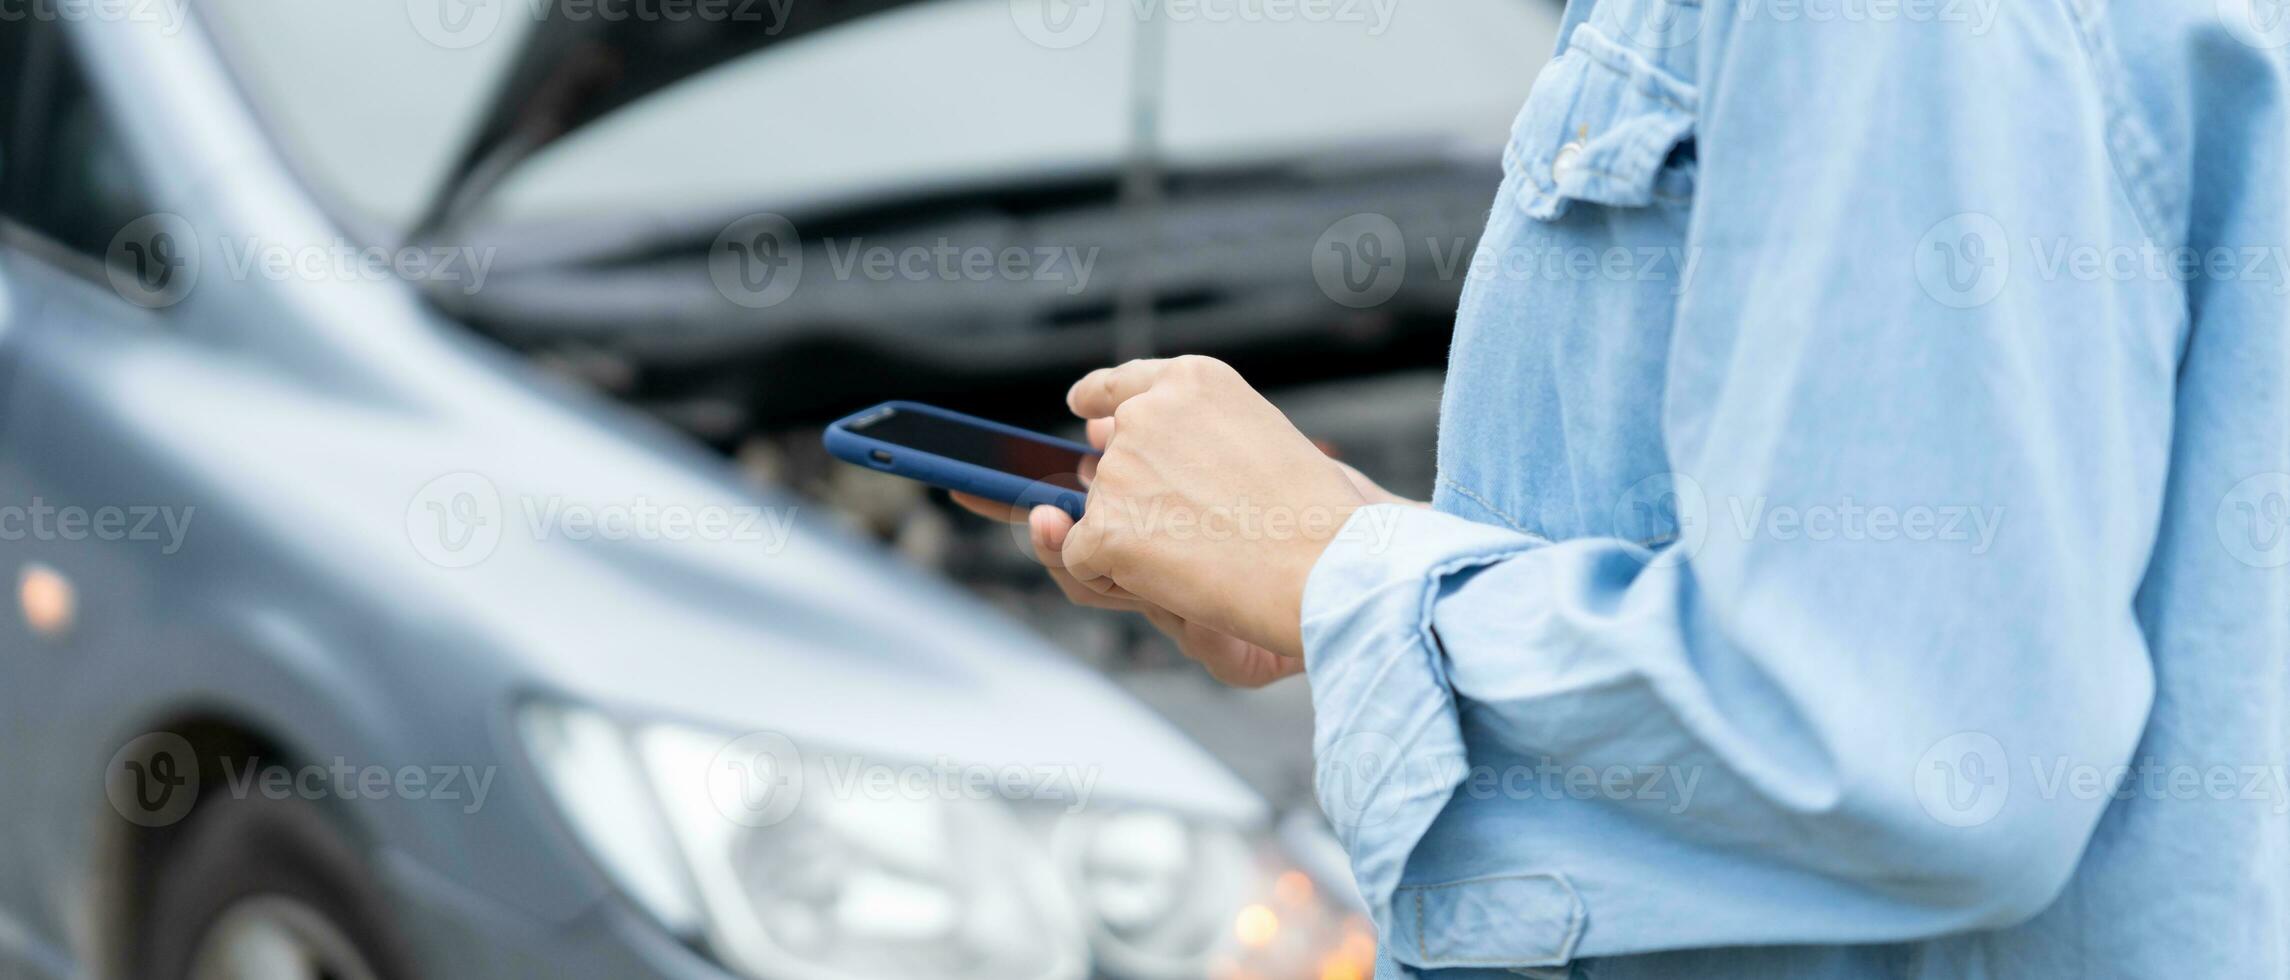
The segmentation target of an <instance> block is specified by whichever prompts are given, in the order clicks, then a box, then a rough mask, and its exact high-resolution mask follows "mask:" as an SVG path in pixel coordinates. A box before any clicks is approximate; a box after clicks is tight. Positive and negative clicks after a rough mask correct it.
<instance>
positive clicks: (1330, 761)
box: [1303, 504, 1580, 965]
mask: <svg viewBox="0 0 2290 980" xmlns="http://www.w3.org/2000/svg"><path fill="white" fill-rule="evenodd" d="M1548 543H1549V542H1547V541H1544V540H1542V539H1540V538H1535V537H1531V536H1528V535H1523V534H1520V533H1517V532H1514V531H1509V530H1505V529H1502V528H1498V527H1494V526H1492V525H1487V524H1478V523H1474V522H1471V521H1468V520H1465V519H1463V518H1460V517H1456V516H1454V515H1452V514H1445V513H1441V512H1438V511H1432V510H1426V509H1423V508H1418V507H1407V506H1401V505H1393V504H1379V505H1376V506H1372V507H1365V508H1361V509H1360V510H1359V511H1358V512H1356V513H1354V514H1353V515H1352V517H1351V519H1350V520H1349V521H1347V522H1345V524H1344V527H1343V529H1342V530H1341V531H1340V532H1339V533H1338V534H1337V537H1336V540H1335V541H1334V542H1333V543H1332V544H1330V545H1329V546H1328V550H1327V551H1326V552H1324V553H1323V554H1322V555H1321V556H1320V560H1319V562H1318V563H1317V564H1316V565H1314V566H1313V568H1312V574H1311V577H1310V578H1309V579H1308V580H1307V581H1306V583H1305V587H1304V603H1303V615H1304V618H1303V635H1304V665H1305V673H1306V675H1307V677H1308V678H1309V679H1310V681H1311V686H1312V706H1313V712H1314V731H1313V738H1312V747H1313V756H1314V759H1315V760H1316V765H1317V768H1316V771H1315V773H1314V776H1315V778H1314V789H1315V791H1316V792H1317V794H1318V796H1319V800H1320V807H1321V809H1322V810H1323V811H1325V812H1326V813H1327V815H1328V819H1329V822H1330V823H1331V824H1333V825H1334V827H1335V829H1336V836H1337V839H1338V840H1340V841H1341V842H1342V843H1343V845H1344V849H1345V851H1346V853H1348V854H1349V855H1350V857H1351V860H1352V871H1353V875H1354V877H1355V878H1357V879H1358V882H1359V887H1360V893H1361V896H1362V897H1363V898H1365V899H1366V901H1367V903H1368V908H1369V911H1370V914H1371V915H1372V916H1373V917H1374V918H1375V920H1376V926H1377V929H1378V931H1379V933H1380V934H1381V935H1383V936H1384V937H1385V941H1386V943H1399V944H1402V945H1409V944H1412V946H1413V947H1414V948H1411V949H1398V948H1395V949H1393V951H1392V952H1393V954H1394V956H1395V957H1397V958H1398V959H1400V960H1401V961H1402V962H1408V963H1413V964H1416V965H1431V964H1432V963H1434V962H1436V961H1438V960H1440V959H1442V957H1441V956H1439V955H1438V952H1437V950H1436V949H1434V947H1436V946H1438V945H1440V943H1439V942H1438V940H1439V939H1440V937H1438V936H1434V935H1427V934H1425V930H1424V926H1425V922H1424V921H1422V920H1420V919H1419V917H1417V916H1416V915H1415V914H1414V912H1415V908H1416V906H1417V904H1418V901H1417V900H1416V899H1413V898H1409V899H1407V901H1405V902H1404V903H1402V902H1396V901H1395V899H1401V898H1406V896H1402V895H1401V894H1400V891H1401V874H1402V872H1403V871H1404V870H1405V869H1406V865H1407V859H1408V855H1409V854H1411V853H1412V852H1413V851H1414V850H1415V847H1416V844H1417V843H1418V842H1419V841H1421V840H1422V839H1423V836H1424V834H1425V833H1426V832H1427V831H1428V830H1429V829H1430V827H1431V824H1432V821H1433V820H1435V819H1437V818H1438V816H1439V813H1440V811H1442V810H1444V809H1445V808H1446V806H1447V801H1448V798H1449V797H1450V796H1451V795H1452V793H1453V791H1454V789H1455V787H1456V786H1457V785H1459V784H1460V783H1461V782H1462V781H1463V779H1464V777H1465V776H1466V775H1467V773H1468V763H1467V761H1466V757H1465V750H1464V744H1463V736H1462V731H1461V727H1460V723H1459V721H1458V718H1457V714H1456V709H1455V695H1454V692H1453V691H1452V690H1451V689H1450V688H1449V686H1448V683H1447V676H1446V669H1445V665H1444V664H1443V662H1442V658H1441V655H1440V651H1439V647H1438V643H1437V639H1436V637H1435V636H1434V634H1433V631H1432V620H1431V615H1432V607H1433V603H1434V602H1435V600H1436V599H1437V598H1438V597H1439V595H1440V593H1441V590H1442V589H1443V588H1444V587H1445V586H1446V584H1447V583H1448V580H1449V579H1451V578H1453V577H1455V576H1459V575H1463V574H1466V573H1468V572H1470V571H1472V570H1474V569H1477V568H1480V567H1483V566H1486V565H1489V564H1492V563H1495V562H1499V561H1502V560H1504V559H1506V558H1510V557H1512V556H1515V555H1518V554H1520V553H1522V552H1526V551H1529V550H1532V549H1534V548H1537V547H1540V546H1542V545H1545V544H1548ZM1557 884H1558V885H1559V886H1561V888H1562V889H1563V885H1564V883H1563V882H1558V883H1557ZM1564 894H1565V895H1566V896H1567V897H1568V898H1569V899H1570V901H1569V902H1563V903H1557V904H1561V905H1568V906H1570V907H1573V908H1576V909H1578V908H1579V905H1578V903H1574V902H1572V901H1571V897H1572V892H1571V890H1565V891H1564ZM1399 904H1406V905H1407V906H1408V908H1406V909H1400V908H1398V907H1397V906H1398V905H1399ZM1553 911H1555V912H1557V913H1559V914H1558V915H1557V919H1559V920H1565V919H1567V916H1566V915H1565V914H1564V913H1565V911H1566V910H1563V909H1554V910H1553ZM1403 913H1405V914H1403ZM1579 932H1580V929H1579V920H1576V921H1572V922H1568V923H1566V927H1565V928H1559V929H1555V930H1552V931H1551V935H1549V936H1548V937H1545V938H1547V939H1548V940H1549V941H1548V942H1543V943H1540V944H1539V946H1540V948H1539V949H1537V950H1533V951H1529V950H1524V949H1522V950H1519V951H1518V952H1520V953H1522V954H1526V953H1531V954H1532V955H1528V956H1525V957H1524V959H1526V960H1530V961H1541V962H1544V963H1564V962H1566V960H1567V959H1568V958H1569V957H1571V955H1572V946H1573V943H1574V939H1575V938H1576V936H1577V935H1579ZM1518 965H1527V964H1526V963H1524V962H1522V963H1520V964H1518Z"/></svg>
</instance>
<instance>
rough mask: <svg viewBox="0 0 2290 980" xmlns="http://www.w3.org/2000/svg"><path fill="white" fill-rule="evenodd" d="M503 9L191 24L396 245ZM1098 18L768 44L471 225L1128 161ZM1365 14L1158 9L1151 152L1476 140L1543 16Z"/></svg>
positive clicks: (939, 15) (1126, 32)
mask: <svg viewBox="0 0 2290 980" xmlns="http://www.w3.org/2000/svg"><path fill="white" fill-rule="evenodd" d="M426 2H431V0H415V3H416V4H419V3H426ZM505 6H506V8H507V13H506V14H505V15H503V16H502V17H501V18H500V23H499V25H498V26H497V27H495V28H493V29H491V30H489V31H488V32H487V33H486V34H485V35H484V36H483V38H482V40H480V41H478V42H476V43H470V44H467V45H466V46H461V47H448V46H444V45H441V44H439V43H437V42H436V41H435V40H434V39H432V38H431V37H427V36H425V34H424V32H423V31H422V30H420V29H418V26H417V24H416V23H415V22H416V21H417V20H418V19H419V17H418V9H417V7H415V6H409V5H408V4H396V3H388V4H351V5H343V4H310V3H306V2H298V0H231V2H229V3H216V4H209V5H208V6H207V8H206V9H207V13H208V19H209V21H210V22H211V23H212V24H214V25H215V27H216V33H217V34H218V35H219V36H220V37H221V40H222V43H223V46H224V47H225V49H226V50H227V52H228V53H229V54H230V55H231V56H232V58H233V60H234V61H235V62H236V63H237V64H238V66H239V70H240V73H241V75H242V77H243V78H244V79H245V81H246V84H247V87H248V88H249V90H250V91H251V92H252V94H253V97H254V98H255V100H256V101H257V103H258V108H259V109H260V110H261V111H262V112H263V113H264V114H265V115H266V116H267V117H269V118H271V119H272V120H273V123H274V128H275V129H277V130H278V131H280V132H282V133H287V134H292V139H291V142H290V145H289V146H288V147H287V149H288V151H289V152H290V153H291V154H293V155H294V156H295V158H296V159H297V160H298V161H299V162H300V163H301V164H302V166H303V167H304V169H305V170H306V171H307V172H309V173H310V175H311V178H312V179H313V180H314V181H316V182H317V183H318V184H320V185H321V188H322V190H324V191H326V192H327V193H329V194H330V195H331V196H333V197H334V198H336V199H337V200H339V201H340V202H342V203H344V204H345V205H346V206H347V207H348V208H349V209H350V210H351V211H352V212H354V213H356V214H357V215H358V216H360V217H362V218H364V219H366V220H369V221H374V222H377V223H380V224H382V225H384V226H387V227H391V228H397V229H403V228H405V227H406V226H408V225H410V224H411V223H412V222H413V221H414V220H416V219H417V217H418V216H419V215H420V214H421V213H422V212H423V211H424V209H425V208H426V207H427V206H428V205H429V204H430V202H431V201H432V200H434V198H435V197H436V195H437V194H438V191H439V185H440V182H441V181H442V180H443V179H444V177H445V175H446V173H447V172H448V169H449V168H450V166H451V165H452V163H453V161H454V160H455V159H456V157H457V156H458V154H459V153H461V152H462V151H463V149H464V148H465V146H466V141H467V140H468V139H469V138H470V134H471V132H472V131H473V130H474V129H475V127H476V126H477V125H478V123H479V120H480V118H481V117H482V115H483V114H484V112H485V110H486V100H487V99H488V97H489V96H488V94H487V93H491V92H493V91H495V89H496V87H497V86H498V84H499V83H500V80H501V78H502V76H503V74H504V73H505V71H506V70H507V68H508V66H509V64H510V63H511V62H512V61H513V60H514V58H515V56H516V54H517V50H518V47H519V45H520V44H522V43H523V42H524V40H525V39H526V38H527V37H528V36H529V35H530V33H531V30H532V24H533V21H532V19H531V17H532V12H533V11H534V10H535V9H540V8H539V7H538V5H537V2H536V3H523V4H520V3H513V2H512V3H506V4H505ZM1337 6H1338V7H1343V6H1345V5H1337ZM1110 9H1112V10H1113V11H1114V13H1113V14H1112V15H1109V16H1107V17H1105V19H1104V21H1103V23H1102V25H1101V26H1099V27H1097V28H1095V29H1094V30H1093V31H1092V33H1091V35H1090V36H1089V37H1088V39H1087V41H1086V43H1082V44H1078V45H1075V46H1072V47H1070V48H1066V47H1057V46H1052V45H1045V44H1041V43H1037V42H1038V39H1037V38H1033V37H1029V35H1028V34H1027V33H1026V32H1025V31H1023V30H1021V29H1020V28H1019V27H1018V26H1017V25H1016V24H1014V22H1013V20H1014V18H1013V14H1012V6H1011V4H1010V3H1009V2H1008V0H934V2H925V3H919V4H916V5H914V6H911V7H907V8H903V9H899V10H895V11H892V12H889V13H884V14H878V15H874V16H871V17H866V18H863V19H861V20H859V21H857V22H854V23H850V24H846V25H843V26H839V27H835V28H832V29H829V30H826V31H823V32H820V33H819V34H816V35H811V36H806V37H801V38H794V39H790V40H788V41H786V42H783V43H779V44H774V45H772V46H770V47H768V48H767V49H765V50H763V51H761V52H759V53H756V54H752V55H749V56H746V57H742V58H738V59H734V60H733V61H731V62H729V63H727V64H724V65H721V66H718V67H715V68H712V69H708V70H706V71H702V72H700V73H698V74H697V75H696V76H695V77H694V78H692V79H690V80H687V81H685V82H683V83H680V84H678V85H675V86H671V87H670V88H668V89H666V90H664V91H662V92H660V93H657V94H655V95H653V96H650V97H647V98H644V99H642V100H641V101H640V102H639V103H638V104H636V105H633V106H631V107H629V108H627V109H625V110H622V111H619V112H615V113H612V114H610V115H608V116H606V117H605V118H603V119H601V120H598V121H597V122H595V123H593V124H591V125H589V126H587V127H585V128H583V129H582V130H580V131H577V132H575V133H573V134H571V135H569V136H568V137H566V138H564V139H561V140H559V141H557V142H555V143H553V144H551V145H550V146H548V147H547V148H545V149H544V150H542V151H541V152H540V153H539V154H537V155H536V156H534V157H533V158H532V159H529V160H527V161H525V162H524V163H523V164H522V165H521V166H519V167H518V168H517V170H516V171H515V172H514V173H512V174H511V175H510V176H509V177H508V178H507V179H506V180H505V181H503V182H502V183H501V185H500V186H498V187H497V188H496V189H495V191H494V193H493V194H492V196H491V199H490V200H489V202H488V204H487V205H486V207H485V209H484V213H485V216H486V217H487V218H488V219H491V220H495V221H507V222H510V223H516V222H520V221H524V220H528V219H539V218H551V219H553V218H578V217H590V216H603V215H612V214H624V213H632V212H633V213H644V212H654V211H659V212H669V213H691V212H702V213H704V212H708V211H725V210H731V209H736V208H745V207H753V206H757V205H767V204H771V203H773V202H776V201H781V200H809V199H817V198H822V197H832V198H839V199H845V200H848V199H851V198H853V197H857V196H864V195H867V194H870V193H875V192H888V191H894V190H900V189H906V188H911V187H914V186H917V185H938V184H944V183H948V182H960V181H963V180H966V179H983V178H990V177H992V176H994V175H1006V174H1012V173H1024V172H1030V171H1041V170H1060V169H1103V168H1111V167H1114V166H1118V165H1119V163H1120V162H1121V161H1122V160H1124V159H1126V158H1127V157H1128V156H1129V155H1131V153H1132V152H1133V150H1132V148H1133V147H1134V146H1135V145H1136V144H1135V139H1134V136H1133V132H1134V130H1133V125H1132V113H1131V109H1130V106H1131V103H1132V93H1133V92H1134V87H1133V77H1134V76H1133V70H1134V68H1135V65H1134V62H1133V56H1134V54H1135V53H1136V52H1137V51H1138V50H1139V43H1138V42H1139V37H1140V34H1141V31H1142V30H1143V29H1142V28H1141V27H1140V25H1139V21H1138V18H1137V17H1136V16H1135V15H1134V14H1132V13H1131V11H1132V10H1135V9H1145V8H1142V7H1138V6H1137V5H1132V4H1115V5H1112V6H1111V8H1110ZM1169 9H1170V10H1171V11H1175V10H1177V8H1175V7H1172V8H1169ZM1379 9H1386V10H1387V12H1385V13H1382V14H1379V13H1377V11H1378V10H1379ZM1356 10H1357V16H1356V18H1355V17H1343V16H1335V15H1331V17H1329V18H1328V19H1325V20H1301V21H1288V22H1268V23H1252V22H1248V21H1246V20H1230V19H1218V20H1208V19H1201V18H1198V17H1194V18H1181V17H1177V16H1175V15H1174V14H1173V13H1172V14H1169V15H1165V16H1164V20H1163V22H1161V23H1159V24H1158V25H1156V27H1155V28H1154V29H1157V30H1161V31H1164V32H1165V34H1164V38H1163V44H1162V50H1164V51H1165V52H1166V54H1165V59H1164V61H1163V65H1164V68H1163V72H1162V77H1163V81H1162V83H1161V85H1160V86H1159V90H1158V93H1157V94H1158V98H1157V102H1158V103H1159V106H1160V112H1159V118H1158V124H1157V125H1158V132H1157V139H1156V144H1155V147H1154V149H1155V152H1156V154H1157V155H1159V156H1161V157H1162V158H1164V159H1165V160H1167V161H1170V162H1172V163H1174V164H1176V165H1179V166H1182V165H1189V164H1196V163H1199V164H1207V163H1215V162H1222V161H1227V160H1246V159H1263V158H1267V157H1272V158H1280V157H1294V156H1298V155H1310V154H1312V153H1315V152H1319V153H1329V152H1334V150H1335V148H1342V147H1350V146H1356V145H1358V144H1360V143H1363V142H1377V143H1392V144H1399V145H1408V146H1414V147H1418V148H1423V149H1426V150H1433V149H1439V148H1444V147H1447V146H1449V145H1451V144H1453V143H1456V142H1458V141H1463V142H1469V143H1473V144H1482V145H1484V144H1492V143H1493V142H1495V141H1497V140H1499V139H1500V138H1501V137H1502V135H1503V133H1504V132H1505V131H1506V129H1507V127H1508V125H1509V123H1510V117H1511V115H1512V113H1513V111H1514V110H1515V109H1516V107H1517V104H1518V101H1519V98H1520V96H1521V93H1523V92H1524V91H1526V88H1527V86H1528V84H1529V83H1530V82H1531V81H1532V76H1533V73H1534V70H1535V69H1536V68H1537V67H1538V66H1539V65H1540V64H1541V63H1542V61H1543V58H1544V56H1545V54H1546V53H1547V50H1548V45H1549V43H1550V37H1551V26H1550V25H1551V22H1552V21H1553V20H1554V19H1555V14H1554V11H1555V4H1547V3H1543V2H1540V0H1448V2H1446V3H1443V4H1441V5H1440V6H1437V7H1424V6H1417V7H1412V8H1409V9H1407V10H1404V11H1400V10H1398V9H1397V8H1396V7H1390V6H1388V5H1377V4H1369V3H1362V4H1359V5H1356ZM409 11H416V13H413V14H409ZM672 27H673V25H670V24H663V25H662V28H663V29H670V28H672ZM430 33H431V34H434V33H435V31H434V30H432V31H431V32H430ZM448 40H449V41H450V42H451V43H456V44H458V43H460V42H459V41H457V40H453V39H448ZM321 69H323V70H321ZM1455 79H1472V80H1474V81H1473V82H1472V83H1471V84H1468V85H1465V84H1456V83H1455V82H1454V80H1455ZM1487 79H1509V80H1510V81H1509V83H1507V84H1497V85H1489V84H1487V83H1486V80H1487Z"/></svg>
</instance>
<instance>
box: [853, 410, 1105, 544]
mask: <svg viewBox="0 0 2290 980" xmlns="http://www.w3.org/2000/svg"><path fill="white" fill-rule="evenodd" d="M825 441H826V443H827V452H828V453H830V454H832V455H833V456H834V457H835V458H836V459H840V460H842V461H844V462H846V463H851V464H854V465H857V466H864V467H866V468H868V469H871V470H881V471H882V472H885V473H890V474H893V475H896V476H903V477H906V478H907V479H909V480H916V481H920V482H922V483H927V484H930V485H931V486H934V487H940V488H943V489H946V490H959V491H961V492H963V493H967V494H970V495H972V496H977V497H984V498H986V499H988V500H995V501H1000V502H1002V503H1005V504H1015V505H1017V506H1020V507H1027V508H1032V507H1039V506H1042V505H1045V504H1046V505H1048V506H1051V507H1056V508H1058V509H1059V510H1062V511H1065V512H1066V513H1068V514H1071V515H1073V519H1074V520H1077V521H1078V520H1081V515H1082V508H1083V504H1084V502H1085V501H1086V500H1087V499H1088V495H1089V491H1088V489H1087V488H1086V487H1084V486H1083V485H1082V482H1081V471H1082V464H1083V463H1085V462H1088V461H1090V460H1092V459H1095V458H1096V457H1097V456H1098V455H1099V454H1098V452H1097V450H1094V449H1091V448H1089V447H1088V446H1085V445H1082V444H1081V443H1078V442H1071V441H1068V440H1065V439H1059V438H1056V437H1054V436H1045V435H1042V434H1041V433H1038V432H1028V431H1026V430H1024V429H1020V428H1016V427H1014V426H1008V425H1003V424H1002V423H1000V422H990V421H987V420H986V419H982V418H976V417H974V416H969V415H964V414H962V413H960V412H950V411H947V410H946V409H943V408H933V407H931V406H929V405H918V404H915V403H913V402H885V403H883V404H881V405H877V406H875V407H873V408H870V409H867V410H866V411H863V412H859V413H858V414H855V415H851V416H849V417H847V418H844V419H842V420H840V421H837V422H836V423H835V424H833V425H830V426H828V427H827V434H826V437H825Z"/></svg>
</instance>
